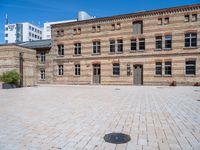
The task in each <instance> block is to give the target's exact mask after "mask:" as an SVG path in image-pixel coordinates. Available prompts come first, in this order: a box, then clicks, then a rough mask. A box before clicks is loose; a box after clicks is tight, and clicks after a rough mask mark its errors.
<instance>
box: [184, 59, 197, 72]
mask: <svg viewBox="0 0 200 150" xmlns="http://www.w3.org/2000/svg"><path fill="white" fill-rule="evenodd" d="M185 74H186V75H195V74H196V61H195V60H190V61H186V62H185Z"/></svg>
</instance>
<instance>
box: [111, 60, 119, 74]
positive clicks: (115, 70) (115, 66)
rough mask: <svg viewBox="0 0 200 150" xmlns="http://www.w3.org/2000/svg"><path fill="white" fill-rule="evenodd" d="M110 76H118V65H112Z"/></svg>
mask: <svg viewBox="0 0 200 150" xmlns="http://www.w3.org/2000/svg"><path fill="white" fill-rule="evenodd" d="M112 75H113V76H120V64H119V63H113V64H112Z"/></svg>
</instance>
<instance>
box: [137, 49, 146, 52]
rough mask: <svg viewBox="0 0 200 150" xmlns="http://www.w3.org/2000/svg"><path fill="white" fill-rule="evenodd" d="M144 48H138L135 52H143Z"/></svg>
mask: <svg viewBox="0 0 200 150" xmlns="http://www.w3.org/2000/svg"><path fill="white" fill-rule="evenodd" d="M144 51H145V49H138V50H137V52H144Z"/></svg>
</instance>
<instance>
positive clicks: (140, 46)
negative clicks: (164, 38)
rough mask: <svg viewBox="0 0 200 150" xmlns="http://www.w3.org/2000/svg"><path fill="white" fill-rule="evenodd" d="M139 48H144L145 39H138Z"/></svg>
mask: <svg viewBox="0 0 200 150" xmlns="http://www.w3.org/2000/svg"><path fill="white" fill-rule="evenodd" d="M139 50H145V39H139Z"/></svg>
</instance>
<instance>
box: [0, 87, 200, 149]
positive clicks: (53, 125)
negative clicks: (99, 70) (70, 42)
mask: <svg viewBox="0 0 200 150" xmlns="http://www.w3.org/2000/svg"><path fill="white" fill-rule="evenodd" d="M111 132H122V133H125V134H128V135H130V137H131V140H130V141H129V142H128V143H125V144H111V143H107V142H105V141H104V135H105V134H108V133H111ZM60 149H61V150H199V149H200V88H199V87H189V86H188V87H184V86H180V87H178V86H177V87H167V86H163V87H156V86H151V87H150V86H61V85H57V86H56V85H52V86H51V85H43V86H37V87H27V88H19V89H11V90H2V89H0V150H60Z"/></svg>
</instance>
